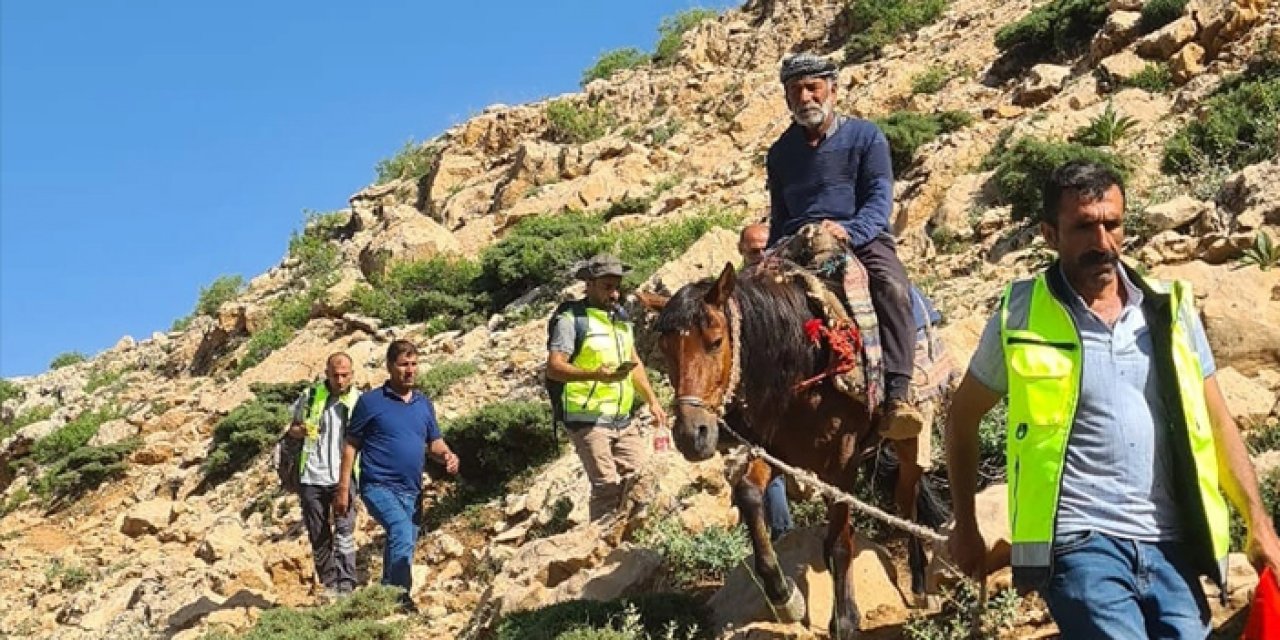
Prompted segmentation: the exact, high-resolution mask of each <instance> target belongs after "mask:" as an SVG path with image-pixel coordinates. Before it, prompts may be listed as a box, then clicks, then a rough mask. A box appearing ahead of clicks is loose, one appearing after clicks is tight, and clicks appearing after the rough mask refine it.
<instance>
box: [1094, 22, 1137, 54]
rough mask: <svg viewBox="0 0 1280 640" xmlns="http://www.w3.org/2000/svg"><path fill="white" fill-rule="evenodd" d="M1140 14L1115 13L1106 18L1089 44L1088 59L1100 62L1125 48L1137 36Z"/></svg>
mask: <svg viewBox="0 0 1280 640" xmlns="http://www.w3.org/2000/svg"><path fill="white" fill-rule="evenodd" d="M1141 21H1142V14H1141V13H1140V12H1137V11H1115V12H1112V13H1111V14H1110V15H1108V16H1107V21H1106V22H1104V23H1103V24H1102V29H1100V30H1099V31H1098V35H1097V36H1095V37H1094V39H1093V42H1090V43H1089V59H1090V60H1101V59H1102V58H1105V57H1107V56H1109V55H1111V54H1113V53H1115V52H1117V51H1120V50H1122V49H1124V48H1125V46H1127V45H1128V44H1129V43H1130V42H1132V41H1133V39H1134V38H1136V37H1137V36H1138V34H1139V30H1140V29H1139V24H1140V22H1141Z"/></svg>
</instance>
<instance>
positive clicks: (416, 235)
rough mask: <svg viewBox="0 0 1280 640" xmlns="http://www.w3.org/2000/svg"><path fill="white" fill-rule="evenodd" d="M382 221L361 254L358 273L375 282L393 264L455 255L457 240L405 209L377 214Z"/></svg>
mask: <svg viewBox="0 0 1280 640" xmlns="http://www.w3.org/2000/svg"><path fill="white" fill-rule="evenodd" d="M379 211H380V212H381V219H380V220H379V221H378V223H377V225H376V226H375V227H374V228H373V229H372V231H371V233H372V238H371V239H370V240H369V242H368V244H366V245H365V246H364V247H363V248H362V249H361V250H360V258H359V262H360V271H361V273H363V274H364V277H365V278H376V277H378V276H380V275H382V273H383V272H384V271H385V270H386V268H387V267H388V266H390V264H391V263H392V262H397V261H398V262H413V261H419V260H426V259H428V258H432V257H434V256H438V255H444V254H450V253H458V251H459V250H460V248H459V246H458V240H457V239H456V238H454V237H453V234H451V233H449V230H448V229H445V228H444V227H442V226H441V225H440V223H439V222H436V221H435V220H432V219H431V218H429V217H427V216H425V215H423V214H422V213H421V212H419V211H418V210H417V209H415V208H413V207H410V206H407V205H395V206H391V207H385V208H382V209H380V210H379Z"/></svg>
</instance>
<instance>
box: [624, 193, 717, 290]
mask: <svg viewBox="0 0 1280 640" xmlns="http://www.w3.org/2000/svg"><path fill="white" fill-rule="evenodd" d="M741 224H742V215H741V214H740V213H737V212H732V211H725V210H720V209H710V210H707V211H704V212H702V213H700V214H697V215H693V216H689V217H687V218H681V219H680V220H678V221H676V222H670V223H666V224H654V225H649V226H647V227H644V228H643V229H630V230H626V231H620V232H618V234H619V237H618V240H617V245H618V257H619V258H621V259H622V261H623V262H624V263H626V264H629V265H630V266H631V273H628V274H627V275H626V277H625V278H623V281H622V284H623V287H625V288H627V289H628V290H634V289H635V287H637V286H639V285H640V284H641V283H643V282H644V281H645V280H647V279H649V276H651V275H653V273H654V272H655V271H657V270H658V267H661V266H662V265H663V264H666V263H667V262H670V261H671V260H674V259H675V258H678V257H679V256H680V255H681V254H683V253H684V252H685V251H686V250H688V249H689V247H690V246H692V245H693V243H694V242H697V241H698V238H701V237H702V236H703V235H705V234H706V233H707V232H708V231H710V230H711V229H713V228H716V227H720V228H723V229H735V228H737V227H738V226H740V225H741Z"/></svg>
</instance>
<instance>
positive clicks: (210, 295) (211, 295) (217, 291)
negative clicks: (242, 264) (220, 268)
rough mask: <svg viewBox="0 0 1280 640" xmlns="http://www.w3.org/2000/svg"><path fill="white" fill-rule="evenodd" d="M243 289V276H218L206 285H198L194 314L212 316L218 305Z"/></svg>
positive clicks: (216, 311)
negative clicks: (198, 293) (198, 292)
mask: <svg viewBox="0 0 1280 640" xmlns="http://www.w3.org/2000/svg"><path fill="white" fill-rule="evenodd" d="M243 289H244V278H241V277H240V276H236V275H231V276H218V278H217V279H216V280H214V281H213V282H211V283H209V286H207V287H200V297H199V298H197V299H196V311H195V313H196V315H205V316H214V315H217V313H218V307H221V306H222V305H223V303H225V302H229V301H231V300H232V299H234V298H235V297H236V296H237V295H240V292H241V291H242V290H243Z"/></svg>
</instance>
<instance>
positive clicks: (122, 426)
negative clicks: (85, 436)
mask: <svg viewBox="0 0 1280 640" xmlns="http://www.w3.org/2000/svg"><path fill="white" fill-rule="evenodd" d="M137 432H138V428H137V427H135V426H133V425H131V424H129V422H128V421H127V420H124V419H121V418H117V419H115V420H108V421H106V422H104V423H102V425H101V426H99V427H98V432H97V433H95V434H93V437H92V438H89V446H91V447H105V446H107V445H109V444H115V443H117V442H120V441H121V440H124V439H125V438H128V437H129V436H132V435H134V434H136V433H137Z"/></svg>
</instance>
